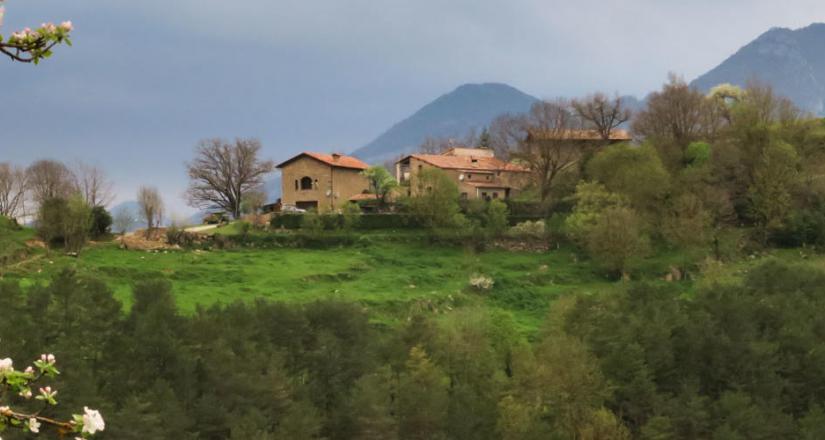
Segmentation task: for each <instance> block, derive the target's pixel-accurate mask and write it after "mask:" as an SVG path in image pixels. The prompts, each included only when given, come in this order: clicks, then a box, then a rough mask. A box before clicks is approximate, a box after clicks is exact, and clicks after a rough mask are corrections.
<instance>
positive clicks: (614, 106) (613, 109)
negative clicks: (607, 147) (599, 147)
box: [571, 92, 632, 141]
mask: <svg viewBox="0 0 825 440" xmlns="http://www.w3.org/2000/svg"><path fill="white" fill-rule="evenodd" d="M571 104H572V106H573V109H574V110H575V111H576V114H577V115H578V116H579V118H581V119H582V120H583V121H584V122H585V123H587V124H589V125H592V127H593V129H595V130H596V131H597V132H598V133H599V136H600V137H601V138H602V140H604V141H609V140H610V134H611V133H612V132H613V130H614V129H616V128H617V127H619V126H620V125H622V124H624V123H625V122H627V121H629V120H630V117H631V116H632V112H631V111H630V109H628V108H625V107H624V105H623V104H622V98H620V97H619V95H618V94H616V95H615V96H614V97H613V98H610V97H608V96H607V95H605V94H604V93H601V92H598V93H595V94H593V95H590V96H588V97H586V98H585V99H582V100H578V99H574V100H573V101H572V102H571Z"/></svg>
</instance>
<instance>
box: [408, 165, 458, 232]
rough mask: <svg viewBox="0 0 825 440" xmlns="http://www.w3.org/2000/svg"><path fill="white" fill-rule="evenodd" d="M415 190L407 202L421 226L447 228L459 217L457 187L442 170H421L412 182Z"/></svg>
mask: <svg viewBox="0 0 825 440" xmlns="http://www.w3.org/2000/svg"><path fill="white" fill-rule="evenodd" d="M412 184H413V185H414V188H415V190H414V191H413V195H412V197H411V198H410V200H409V204H410V210H411V211H412V213H413V214H414V215H415V216H416V217H417V218H418V220H419V222H421V224H422V225H424V226H427V227H431V228H434V227H449V226H453V225H455V224H456V222H457V220H458V218H459V217H458V216H460V215H461V213H460V209H459V205H458V186H456V184H455V182H453V180H452V179H450V177H449V176H448V175H447V174H446V173H445V172H444V171H442V170H440V169H437V168H427V169H424V170H421V172H419V173H418V174H417V176H416V179H415V181H414V182H412Z"/></svg>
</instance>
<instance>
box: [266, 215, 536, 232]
mask: <svg viewBox="0 0 825 440" xmlns="http://www.w3.org/2000/svg"><path fill="white" fill-rule="evenodd" d="M303 217H304V216H303V214H279V215H274V216H272V220H271V221H270V226H271V227H273V228H275V229H282V228H283V229H301V220H302V219H303ZM319 217H320V219H321V223H323V225H324V229H325V230H327V231H332V230H336V229H340V228H341V227H343V225H344V216H343V215H341V214H323V215H321V216H319ZM468 217H469V218H473V216H472V215H469V214H468ZM543 219H544V216H543V215H536V214H518V215H510V216H509V217H508V222H509V223H510V226H515V225H517V224H519V223H522V222H525V221H528V220H529V221H536V220H543ZM354 227H355V229H357V230H360V231H372V230H378V229H418V228H421V227H422V225H421V223H420V221H419V220H418V218H417V217H416V216H414V215H412V214H398V213H382V214H361V215H359V216H358V221H357V222H356V223H355V225H354Z"/></svg>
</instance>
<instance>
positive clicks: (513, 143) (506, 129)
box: [489, 113, 529, 159]
mask: <svg viewBox="0 0 825 440" xmlns="http://www.w3.org/2000/svg"><path fill="white" fill-rule="evenodd" d="M528 129H529V124H528V118H527V116H526V115H513V114H509V113H505V114H503V115H501V116H499V117H497V118H495V119H493V122H491V123H490V129H489V133H490V147H491V148H492V149H493V151H494V152H495V154H496V156H498V157H500V158H502V159H506V158H509V157H510V154H511V153H512V152H514V151H516V150H517V149H518V148H519V146H520V145H521V143H522V142H524V140H525V139H526V138H527V134H528Z"/></svg>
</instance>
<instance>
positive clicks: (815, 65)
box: [691, 23, 825, 116]
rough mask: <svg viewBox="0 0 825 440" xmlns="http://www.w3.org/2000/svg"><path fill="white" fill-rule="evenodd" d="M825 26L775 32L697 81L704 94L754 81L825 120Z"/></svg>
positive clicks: (736, 54) (819, 24) (766, 34)
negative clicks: (824, 117)
mask: <svg viewBox="0 0 825 440" xmlns="http://www.w3.org/2000/svg"><path fill="white" fill-rule="evenodd" d="M823 47H825V23H816V24H812V25H810V26H808V27H805V28H801V29H795V30H791V29H786V28H773V29H771V30H769V31H768V32H765V33H764V34H762V35H760V36H759V37H758V38H757V39H756V40H754V41H752V42H751V43H749V44H748V45H746V46H744V47H742V48H741V49H739V50H738V51H737V52H736V53H735V54H733V55H732V56H731V57H730V58H728V59H727V60H725V61H724V62H723V63H722V64H720V65H719V66H717V67H715V68H714V69H713V70H711V71H709V72H708V73H706V74H704V75H702V76H700V77H699V78H697V79H696V80H694V81H693V82H692V83H691V85H692V86H694V87H696V88H698V89H700V90H703V91H707V90H710V89H711V88H712V87H714V86H716V85H718V84H722V83H731V84H736V85H739V86H744V85H746V84H747V83H748V81H751V80H757V81H760V82H764V83H767V84H770V85H771V86H772V87H773V89H774V91H775V92H776V93H777V94H779V95H782V96H785V97H787V98H789V99H791V100H792V101H793V102H794V103H796V105H798V106H799V107H800V108H802V109H804V110H807V111H810V112H812V113H816V114H819V115H823V116H825V52H823V51H822V48H823Z"/></svg>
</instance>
